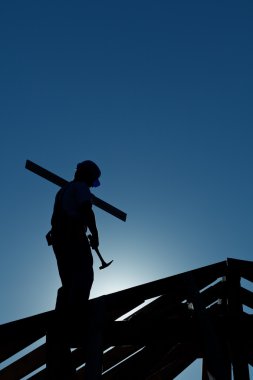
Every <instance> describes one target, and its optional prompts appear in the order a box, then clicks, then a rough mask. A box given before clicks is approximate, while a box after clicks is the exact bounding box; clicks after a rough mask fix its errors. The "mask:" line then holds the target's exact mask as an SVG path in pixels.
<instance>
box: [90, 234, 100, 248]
mask: <svg viewBox="0 0 253 380" xmlns="http://www.w3.org/2000/svg"><path fill="white" fill-rule="evenodd" d="M88 239H89V242H90V246H91V248H92V249H96V248H97V247H98V246H99V241H98V235H97V234H93V235H88Z"/></svg>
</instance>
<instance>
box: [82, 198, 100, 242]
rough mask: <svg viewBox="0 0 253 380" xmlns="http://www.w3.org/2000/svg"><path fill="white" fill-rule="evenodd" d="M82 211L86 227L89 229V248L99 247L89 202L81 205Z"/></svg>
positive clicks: (93, 216)
mask: <svg viewBox="0 0 253 380" xmlns="http://www.w3.org/2000/svg"><path fill="white" fill-rule="evenodd" d="M83 209H84V215H85V219H86V223H87V227H88V228H89V230H90V233H91V235H92V237H91V239H90V244H91V247H92V248H97V247H98V246H99V239H98V230H97V225H96V218H95V214H94V212H93V210H92V204H91V203H90V202H85V204H84V205H83Z"/></svg>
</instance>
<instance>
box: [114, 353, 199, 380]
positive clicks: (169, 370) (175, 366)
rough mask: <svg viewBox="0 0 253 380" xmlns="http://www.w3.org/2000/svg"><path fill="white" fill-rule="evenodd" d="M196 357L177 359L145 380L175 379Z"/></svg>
mask: <svg viewBox="0 0 253 380" xmlns="http://www.w3.org/2000/svg"><path fill="white" fill-rule="evenodd" d="M195 360H196V357H195V356H194V355H193V354H189V355H188V357H186V358H183V359H178V360H176V361H174V362H172V363H168V364H167V365H165V366H163V367H161V368H160V369H159V370H158V371H157V372H156V373H154V374H151V375H150V376H148V377H147V378H146V380H170V379H175V378H176V377H177V376H178V375H180V373H182V372H183V371H184V370H185V369H186V368H187V367H189V366H190V365H191V364H192V363H193V362H194V361H195ZM115 380H116V379H115Z"/></svg>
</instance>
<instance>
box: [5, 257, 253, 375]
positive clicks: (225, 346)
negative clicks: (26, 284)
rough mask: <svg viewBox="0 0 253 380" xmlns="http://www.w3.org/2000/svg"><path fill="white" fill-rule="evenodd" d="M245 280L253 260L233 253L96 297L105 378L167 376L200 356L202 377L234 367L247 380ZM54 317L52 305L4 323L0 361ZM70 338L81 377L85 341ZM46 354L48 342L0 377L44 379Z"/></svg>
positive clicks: (250, 345) (251, 299) (248, 300)
mask: <svg viewBox="0 0 253 380" xmlns="http://www.w3.org/2000/svg"><path fill="white" fill-rule="evenodd" d="M242 278H243V279H246V280H248V281H251V282H252V281H253V262H251V261H242V260H236V259H230V258H228V259H227V260H225V261H222V262H219V263H216V264H212V265H208V266H205V267H201V268H198V269H195V270H191V271H188V272H184V273H181V274H178V275H175V276H171V277H167V278H164V279H160V280H157V281H153V282H150V283H146V284H143V285H139V286H136V287H133V288H129V289H125V290H122V291H119V292H116V293H112V294H108V295H104V296H102V297H99V298H94V299H91V300H90V301H89V307H90V310H91V313H92V315H93V316H97V317H96V318H95V320H96V330H97V331H99V332H100V334H101V338H102V344H103V373H102V377H101V378H102V379H104V380H116V379H117V380H118V379H121V380H130V379H131V380H132V379H138V380H158V379H162V380H163V379H164V380H165V379H166V380H169V379H174V378H175V377H176V376H178V375H179V374H180V373H181V372H182V371H183V370H184V369H185V368H187V367H188V366H189V365H191V363H193V362H194V361H195V360H196V359H198V358H201V359H202V362H203V366H202V375H201V374H200V378H201V376H202V380H231V379H232V373H233V379H234V380H248V379H250V377H249V365H253V315H251V314H249V313H247V312H246V311H244V310H243V307H244V306H247V307H249V308H252V307H253V294H252V292H251V291H250V290H247V289H245V288H243V287H242V286H241V279H242ZM146 300H150V302H149V303H148V304H146V305H144V306H143V302H144V301H146ZM137 306H139V308H137V309H136V307H137ZM141 306H143V307H141ZM133 309H135V312H133V313H132V314H131V315H130V316H125V317H124V315H126V313H128V312H130V311H131V310H133ZM54 315H55V311H53V310H52V311H48V312H46V313H42V314H39V315H35V316H31V317H28V318H24V319H21V320H17V321H13V322H9V323H6V324H3V325H1V326H0V337H1V339H0V360H1V362H3V363H4V361H5V360H7V359H8V358H10V357H11V356H13V355H15V354H16V353H18V352H19V351H21V350H22V349H24V348H25V347H27V346H28V345H30V344H32V343H33V342H35V341H37V340H38V339H40V338H42V337H43V336H45V335H46V333H47V330H48V327H49V326H50V324H51V326H52V323H53V320H54ZM120 317H122V318H120ZM93 322H94V318H93ZM71 339H73V341H72V342H71V345H72V347H73V351H72V353H71V357H72V362H73V363H74V365H75V367H76V368H77V369H78V370H77V372H76V379H80V380H81V379H87V377H86V375H85V368H86V367H85V365H84V364H85V362H86V358H87V347H85V344H84V345H82V344H81V343H80V341H79V336H78V334H77V335H75V336H73V337H71ZM46 352H47V344H46V343H44V344H42V345H40V346H39V347H37V348H36V349H34V350H32V351H31V352H29V353H27V354H25V355H24V356H22V357H20V358H19V359H17V360H16V361H14V362H13V363H12V364H9V365H6V366H3V369H2V370H1V371H0V379H1V380H18V379H19V380H20V379H22V378H23V377H26V378H29V379H32V380H42V379H47V378H48V377H47V369H46V368H43V367H42V366H43V365H44V364H45V362H46ZM41 367H42V369H40V368H41ZM35 370H37V372H36V373H34V371H35ZM29 376H30V377H29Z"/></svg>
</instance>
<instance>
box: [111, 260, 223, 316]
mask: <svg viewBox="0 0 253 380" xmlns="http://www.w3.org/2000/svg"><path fill="white" fill-rule="evenodd" d="M226 267H227V266H226V261H222V262H220V263H217V264H213V265H208V266H206V267H202V268H199V269H195V270H192V271H188V272H184V273H180V274H177V275H174V276H171V277H166V278H163V279H160V280H156V281H152V282H149V283H146V284H142V285H138V286H135V287H132V288H128V289H125V290H121V291H119V292H116V293H112V294H109V295H106V296H104V297H105V300H106V303H107V308H108V310H109V309H110V308H115V307H116V305H118V306H119V305H121V304H123V305H124V303H125V302H128V300H132V301H133V300H137V299H138V300H140V301H141V300H142V301H144V300H146V299H150V298H153V297H158V296H160V295H163V294H167V295H171V297H172V299H174V300H175V299H176V297H178V299H182V297H185V299H186V298H187V295H188V282H189V278H194V280H195V283H196V286H197V287H198V289H202V288H204V287H206V286H208V285H210V283H212V282H213V281H215V280H216V279H217V278H219V277H222V276H223V275H224V274H225V271H226Z"/></svg>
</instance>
